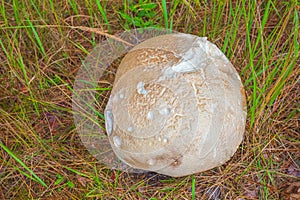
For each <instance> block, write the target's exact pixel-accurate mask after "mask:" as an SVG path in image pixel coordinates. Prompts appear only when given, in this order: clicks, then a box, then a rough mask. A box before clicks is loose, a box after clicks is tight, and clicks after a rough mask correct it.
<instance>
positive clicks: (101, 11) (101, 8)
mask: <svg viewBox="0 0 300 200" xmlns="http://www.w3.org/2000/svg"><path fill="white" fill-rule="evenodd" d="M96 4H97V6H98V10H99V11H100V14H101V16H102V17H103V20H104V22H105V23H106V26H107V29H108V32H110V24H109V21H108V19H107V16H106V12H105V11H104V8H103V7H102V5H101V3H100V1H96Z"/></svg>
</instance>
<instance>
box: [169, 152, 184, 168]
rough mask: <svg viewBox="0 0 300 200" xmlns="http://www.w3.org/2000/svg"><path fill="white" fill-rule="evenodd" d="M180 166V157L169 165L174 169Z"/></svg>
mask: <svg viewBox="0 0 300 200" xmlns="http://www.w3.org/2000/svg"><path fill="white" fill-rule="evenodd" d="M181 164H182V155H181V156H180V157H179V158H178V159H176V160H175V161H174V162H172V163H171V166H172V167H174V168H176V167H179V166H180V165H181Z"/></svg>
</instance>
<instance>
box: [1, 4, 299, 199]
mask: <svg viewBox="0 0 300 200" xmlns="http://www.w3.org/2000/svg"><path fill="white" fill-rule="evenodd" d="M299 8H300V5H299V3H298V1H296V0H290V1H287V0H286V1H279V0H265V1H246V0H241V1H231V0H213V1H206V0H203V1H200V0H197V1H191V0H172V1H164V0H162V1H158V0H157V1H150V0H138V1H129V0H126V1H120V2H119V1H93V0H84V1H78V0H68V1H59V0H58V1H52V0H49V1H46V0H41V1H32V0H25V1H22V2H21V3H20V2H19V1H15V0H13V1H1V3H0V14H1V17H0V36H1V37H0V82H1V84H0V132H1V134H0V199H39V198H41V199H44V198H48V199H88V198H92V199H107V198H111V199H153V200H154V199H209V197H214V198H215V199H216V198H220V199H237V198H242V199H293V198H294V199H297V198H298V196H296V195H297V194H296V193H295V192H293V191H296V190H297V183H299V181H300V180H299V164H300V154H299V148H300V141H299V130H300V129H299V119H300V114H299V111H300V107H299V105H300V101H299V96H300V84H299V77H300V67H299V65H300V61H299V40H300V37H299ZM149 26H155V27H167V28H169V29H172V30H175V31H180V32H186V33H191V34H195V35H198V36H206V37H208V39H209V40H210V41H212V42H214V43H215V44H216V45H217V46H218V47H219V48H220V49H221V50H222V51H223V52H224V53H225V54H226V56H227V57H228V58H229V59H230V60H231V62H232V63H233V65H234V66H235V67H236V69H237V71H238V72H239V74H240V75H241V78H242V81H243V82H244V86H245V91H246V94H247V106H248V117H247V126H246V132H245V137H244V141H243V143H242V144H241V146H240V147H239V149H238V151H237V152H236V154H235V155H234V157H233V158H232V159H231V160H230V161H228V162H227V163H226V164H225V165H222V166H220V167H216V168H214V169H212V170H209V171H206V172H202V173H199V174H195V175H191V176H187V177H181V178H171V177H167V176H163V175H158V174H153V173H149V174H142V175H134V174H127V173H123V172H119V171H113V170H110V169H108V168H107V167H106V166H104V165H102V164H101V163H100V162H99V161H97V160H96V159H95V158H93V157H92V156H91V155H90V154H89V153H88V151H87V150H86V148H85V147H84V146H83V145H82V144H81V141H80V138H79V137H78V135H77V133H76V130H75V127H74V124H73V111H72V105H71V96H72V92H73V89H72V86H73V84H74V79H75V76H76V72H77V70H78V69H79V67H80V66H81V62H82V60H84V58H85V57H86V55H87V54H88V53H89V52H90V51H91V50H92V49H93V47H94V46H95V45H97V44H98V43H99V42H101V41H103V40H104V39H105V38H106V37H111V38H113V35H114V34H116V33H120V32H121V31H123V30H124V28H139V27H149ZM115 39H118V38H115ZM111 84H112V83H111V82H110V83H106V85H105V84H104V85H99V87H97V88H96V90H97V92H98V95H99V98H100V99H103V102H99V105H98V106H101V105H102V104H103V103H105V102H106V100H107V95H108V94H109V91H110V88H111ZM93 109H94V108H93ZM95 112H99V111H95ZM98 115H99V116H102V113H100V112H99V113H98ZM291 188H292V189H291ZM293 188H294V189H293ZM212 191H214V192H212Z"/></svg>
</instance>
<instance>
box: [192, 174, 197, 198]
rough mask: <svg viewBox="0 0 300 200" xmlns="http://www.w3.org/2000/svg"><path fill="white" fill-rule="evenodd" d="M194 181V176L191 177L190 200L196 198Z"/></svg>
mask: <svg viewBox="0 0 300 200" xmlns="http://www.w3.org/2000/svg"><path fill="white" fill-rule="evenodd" d="M195 191H196V180H195V176H194V175H193V176H192V200H194V199H195V198H196V192H195Z"/></svg>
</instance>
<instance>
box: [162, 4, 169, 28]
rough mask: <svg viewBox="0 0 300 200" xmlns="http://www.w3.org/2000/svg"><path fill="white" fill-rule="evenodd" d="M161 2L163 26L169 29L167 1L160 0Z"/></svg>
mask: <svg viewBox="0 0 300 200" xmlns="http://www.w3.org/2000/svg"><path fill="white" fill-rule="evenodd" d="M161 3H162V8H163V16H164V21H165V28H166V29H169V22H168V11H167V2H166V0H162V1H161Z"/></svg>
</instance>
